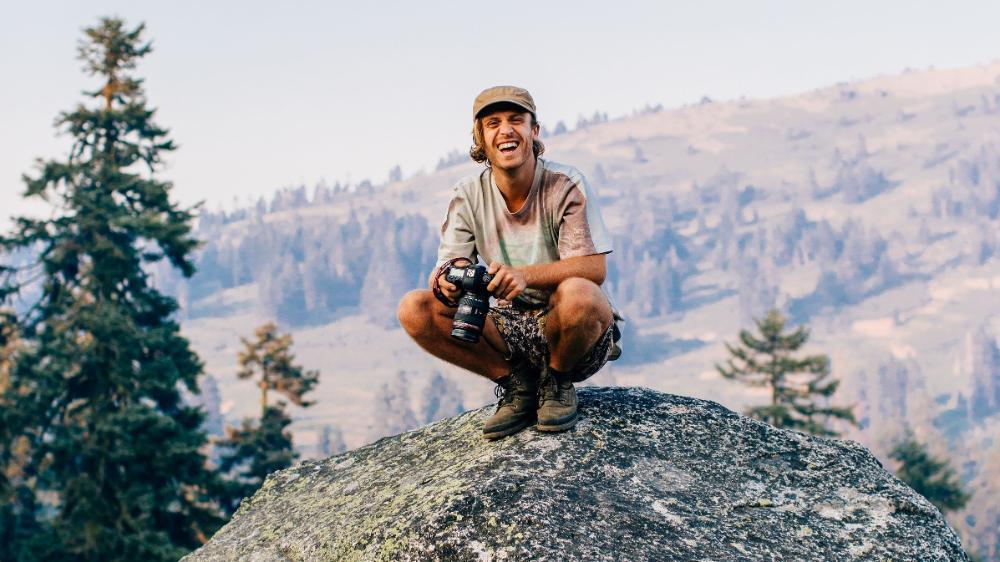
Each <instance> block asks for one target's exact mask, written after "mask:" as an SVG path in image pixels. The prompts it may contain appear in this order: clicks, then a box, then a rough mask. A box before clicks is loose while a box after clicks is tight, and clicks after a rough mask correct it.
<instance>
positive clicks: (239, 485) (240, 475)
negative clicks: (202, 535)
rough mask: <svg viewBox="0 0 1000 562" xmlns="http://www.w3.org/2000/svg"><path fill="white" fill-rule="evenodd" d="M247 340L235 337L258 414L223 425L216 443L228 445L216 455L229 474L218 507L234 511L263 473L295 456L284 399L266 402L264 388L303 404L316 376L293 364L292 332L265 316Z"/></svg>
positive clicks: (288, 463) (287, 464)
mask: <svg viewBox="0 0 1000 562" xmlns="http://www.w3.org/2000/svg"><path fill="white" fill-rule="evenodd" d="M254 336H255V339H254V340H253V341H251V340H247V339H246V338H240V341H242V342H243V346H244V349H243V350H242V351H240V352H239V354H238V356H237V357H238V364H239V367H240V370H239V372H238V373H237V374H238V376H239V377H240V378H241V379H254V378H256V380H257V387H258V388H260V419H259V420H256V421H254V420H251V419H245V420H243V424H242V427H240V428H239V429H234V428H229V429H228V431H227V433H228V436H227V438H226V439H225V440H223V441H222V442H221V443H220V445H222V446H223V447H224V448H226V449H228V451H227V452H226V453H224V454H223V455H222V456H221V458H222V460H221V463H220V465H221V466H220V468H221V469H222V470H223V471H225V472H227V473H231V474H232V479H231V480H230V481H229V482H228V483H227V484H226V486H225V487H224V492H223V496H225V499H224V500H223V509H224V510H225V511H226V512H227V513H232V512H235V510H236V508H237V507H239V503H240V501H241V500H242V499H243V498H245V497H249V496H250V495H252V494H253V493H254V492H255V491H256V490H257V488H259V487H260V485H261V484H263V483H264V479H265V478H267V475H268V474H270V473H272V472H274V471H276V470H281V469H284V468H288V467H290V466H291V465H292V462H293V461H294V460H295V459H296V458H297V457H298V454H297V453H296V452H295V450H294V448H293V446H292V435H291V433H289V432H288V431H287V427H288V426H289V425H290V424H291V423H292V419H291V417H289V415H288V413H287V412H286V411H285V407H286V406H287V404H286V403H285V402H284V401H281V400H279V401H277V402H276V403H275V404H271V403H270V402H269V398H268V396H269V393H270V392H271V391H274V392H277V393H278V394H281V395H282V396H284V397H286V398H288V399H289V400H291V401H292V403H293V404H295V405H297V406H301V407H308V406H310V405H312V402H308V401H306V400H305V398H304V395H305V394H306V393H307V392H309V391H311V390H312V388H313V386H315V385H316V383H317V382H318V381H319V372H318V371H306V370H303V369H302V367H301V366H300V365H296V364H295V356H294V355H293V354H292V336H291V335H289V334H284V335H282V334H279V333H278V327H277V326H276V325H275V324H274V323H273V322H268V323H267V324H264V325H263V326H261V327H259V328H257V330H256V331H255V332H254Z"/></svg>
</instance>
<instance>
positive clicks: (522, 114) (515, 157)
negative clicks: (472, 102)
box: [481, 109, 538, 171]
mask: <svg viewBox="0 0 1000 562" xmlns="http://www.w3.org/2000/svg"><path fill="white" fill-rule="evenodd" d="M481 119H482V123H483V144H484V145H485V146H484V148H485V149H486V157H487V158H488V159H489V161H490V164H491V165H492V166H493V167H494V168H499V169H501V170H506V171H514V170H516V169H518V168H520V167H521V166H523V165H525V164H527V163H530V162H533V161H534V159H535V153H534V152H533V151H532V141H534V140H535V139H537V138H538V125H537V124H533V123H532V119H531V113H528V112H527V111H518V110H516V109H500V110H497V111H489V110H487V113H485V114H484V115H483V116H482V118H481Z"/></svg>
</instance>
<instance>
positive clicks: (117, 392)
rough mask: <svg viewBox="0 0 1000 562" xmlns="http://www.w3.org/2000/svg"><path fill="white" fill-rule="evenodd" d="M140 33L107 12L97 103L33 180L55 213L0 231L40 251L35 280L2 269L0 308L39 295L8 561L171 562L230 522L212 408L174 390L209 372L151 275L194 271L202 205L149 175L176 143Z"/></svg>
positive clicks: (10, 243) (14, 398) (22, 388)
mask: <svg viewBox="0 0 1000 562" xmlns="http://www.w3.org/2000/svg"><path fill="white" fill-rule="evenodd" d="M143 31H144V26H143V25H139V26H137V27H135V28H134V29H131V30H130V29H127V28H126V25H125V23H124V22H123V21H122V20H119V19H113V18H105V19H102V20H101V21H100V22H99V24H98V25H96V26H94V27H90V28H87V29H86V30H85V38H84V40H83V41H82V42H81V43H80V48H79V55H80V59H81V60H82V61H83V63H84V70H85V72H86V73H87V74H89V75H91V76H94V77H96V78H98V79H99V80H100V81H101V86H100V88H98V89H97V90H96V91H93V92H86V95H87V96H88V98H89V99H92V100H94V101H96V102H97V103H96V104H95V105H90V106H88V105H86V104H80V105H79V106H78V107H77V108H76V109H74V110H73V111H70V112H66V113H62V114H61V115H60V116H59V118H58V119H57V127H59V128H60V129H62V130H63V131H64V132H65V133H68V134H69V135H70V136H71V137H72V139H73V144H72V148H71V150H70V152H69V156H68V157H67V159H66V160H61V161H60V160H49V161H39V172H38V175H36V176H33V177H32V176H27V175H26V176H24V181H25V184H26V191H25V197H28V198H33V199H37V200H40V201H45V202H47V203H49V204H50V205H52V213H51V218H45V219H34V218H17V219H16V221H15V227H14V228H13V231H12V232H11V233H10V234H9V235H5V236H3V237H0V252H4V253H7V254H8V255H9V254H11V253H14V252H18V251H20V252H22V253H24V252H27V253H30V254H32V255H35V256H37V263H35V264H33V265H32V266H31V267H30V268H28V270H27V271H22V270H21V268H18V267H5V268H3V270H2V272H0V273H2V279H0V301H5V302H7V303H11V302H12V299H13V297H14V296H15V295H17V294H18V293H19V292H27V289H31V290H32V291H35V290H37V291H38V292H39V294H40V296H39V297H38V300H37V302H36V303H34V305H33V306H32V307H30V309H28V310H27V311H26V312H24V313H22V314H20V315H19V316H18V317H17V319H16V321H17V324H18V328H19V332H20V334H21V348H20V349H19V350H18V352H17V355H16V358H15V361H14V362H13V368H12V369H11V370H10V373H9V380H8V383H7V384H8V386H7V388H6V390H5V398H4V399H3V404H4V407H3V408H2V410H0V416H2V419H0V426H2V427H3V428H4V429H3V436H2V437H3V440H2V442H0V461H2V462H3V465H4V469H5V471H7V470H9V469H11V466H12V465H11V463H14V464H17V465H18V466H17V467H16V468H17V471H16V472H18V473H19V474H20V475H21V477H20V478H19V479H18V480H17V482H14V483H13V484H15V485H16V488H17V489H16V490H15V491H14V493H13V500H12V503H11V504H9V505H8V506H7V509H5V513H7V514H8V515H10V517H9V518H7V519H6V521H5V522H4V524H5V525H11V526H13V527H14V528H13V529H11V528H9V527H8V528H7V529H5V533H7V536H6V537H5V540H4V543H3V547H0V548H5V550H6V552H5V553H4V556H9V557H11V558H20V559H35V558H37V559H59V560H176V559H177V558H179V557H180V556H182V555H184V554H185V553H187V552H188V551H190V550H191V549H193V548H195V547H197V546H199V544H200V543H201V542H203V541H204V538H205V536H206V535H209V534H211V533H212V532H213V531H214V529H215V528H217V526H218V525H219V524H220V523H221V519H220V518H219V516H218V510H217V507H216V506H215V505H214V504H213V503H212V502H211V501H210V499H211V498H210V497H209V495H208V494H209V491H210V490H211V489H212V488H213V482H214V481H215V473H214V472H212V471H210V469H208V468H207V467H206V463H205V457H204V455H203V454H202V453H201V449H202V447H203V445H204V444H205V436H204V434H203V433H202V431H201V429H200V426H201V421H202V414H201V413H200V411H199V410H196V409H194V408H191V407H188V406H186V405H185V404H184V403H183V401H182V400H181V399H180V395H179V387H182V386H183V387H186V388H187V390H189V391H191V392H197V391H198V382H197V380H198V376H199V375H200V374H201V371H202V364H201V362H200V361H199V359H198V357H197V356H196V355H195V353H194V352H193V351H192V350H191V349H190V348H189V345H188V342H187V340H185V339H184V338H183V337H181V335H180V332H179V326H178V324H177V323H176V321H175V320H174V319H173V315H174V313H175V312H176V310H177V304H176V303H175V301H174V300H173V299H171V298H170V297H168V296H166V295H164V294H162V293H160V292H159V291H157V290H156V288H155V287H154V285H153V283H152V281H151V279H150V278H149V275H148V273H147V271H148V269H147V268H148V267H150V266H151V265H152V264H154V263H156V262H159V261H161V260H164V259H166V260H167V261H168V262H169V264H170V265H171V266H173V267H176V268H177V269H179V270H180V271H181V273H182V274H183V275H185V276H190V275H191V274H193V273H194V265H193V263H192V261H191V258H190V254H191V252H192V250H194V249H195V248H196V246H197V244H198V242H197V241H196V240H195V239H194V238H193V237H192V235H191V224H192V220H193V209H182V208H180V207H178V206H177V205H175V204H174V203H172V202H171V201H170V188H171V185H170V184H169V183H167V182H164V181H160V180H158V179H156V178H155V173H156V171H157V169H158V168H159V167H160V165H161V162H162V160H161V159H162V156H163V154H164V153H165V152H169V151H171V150H173V149H174V145H173V142H172V141H171V140H170V139H168V138H167V130H166V129H163V128H161V127H159V126H157V125H156V124H155V123H154V121H153V118H154V115H155V110H154V109H151V108H149V107H147V105H146V99H145V96H144V93H143V88H142V80H141V79H139V78H136V77H135V76H133V75H132V71H133V70H134V69H135V67H136V63H137V62H138V61H139V59H141V58H142V57H144V56H146V55H147V54H149V53H150V51H151V45H150V44H149V43H148V42H145V41H144V39H143ZM28 283H34V284H32V285H30V286H29V285H28ZM0 304H2V302H0ZM8 484H11V482H8ZM8 538H13V539H14V540H7V539H8Z"/></svg>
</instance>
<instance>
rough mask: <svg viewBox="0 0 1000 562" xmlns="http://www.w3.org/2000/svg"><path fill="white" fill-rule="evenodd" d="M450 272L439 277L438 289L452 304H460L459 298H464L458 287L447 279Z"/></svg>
mask: <svg viewBox="0 0 1000 562" xmlns="http://www.w3.org/2000/svg"><path fill="white" fill-rule="evenodd" d="M447 275H448V272H444V273H442V274H441V276H440V277H438V287H439V288H440V289H441V294H442V295H444V297H445V298H446V299H448V300H450V301H451V302H452V303H456V302H458V298H459V297H461V296H462V290H461V289H459V288H458V287H457V286H455V285H453V284H451V283H449V282H448V279H447Z"/></svg>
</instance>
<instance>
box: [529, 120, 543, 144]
mask: <svg viewBox="0 0 1000 562" xmlns="http://www.w3.org/2000/svg"><path fill="white" fill-rule="evenodd" d="M541 130H542V126H541V125H539V124H538V121H535V122H534V124H532V125H531V138H532V139H533V140H538V139H539V137H538V134H539V133H540V132H541Z"/></svg>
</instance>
